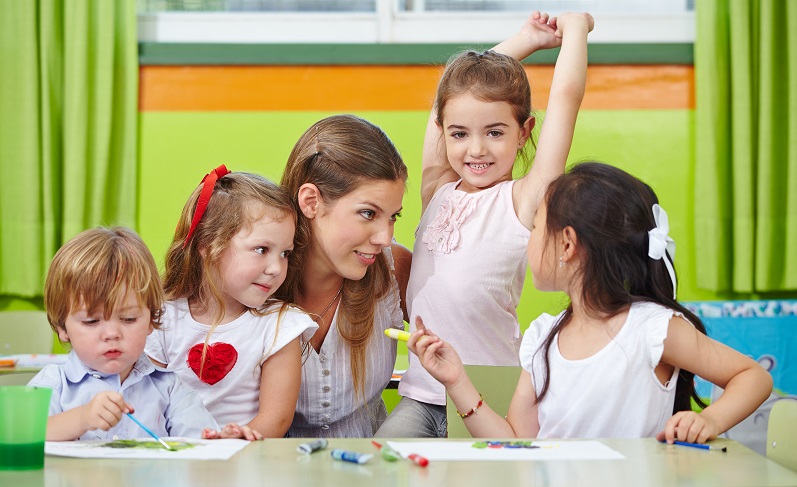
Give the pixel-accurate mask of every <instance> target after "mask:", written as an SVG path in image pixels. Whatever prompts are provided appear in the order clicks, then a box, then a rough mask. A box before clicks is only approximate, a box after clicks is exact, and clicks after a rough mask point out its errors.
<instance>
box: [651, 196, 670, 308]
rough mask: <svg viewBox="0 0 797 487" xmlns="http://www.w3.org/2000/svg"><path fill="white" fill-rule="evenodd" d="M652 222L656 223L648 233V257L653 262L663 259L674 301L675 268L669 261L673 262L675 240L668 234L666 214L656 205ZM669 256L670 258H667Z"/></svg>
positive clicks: (668, 226) (668, 227)
mask: <svg viewBox="0 0 797 487" xmlns="http://www.w3.org/2000/svg"><path fill="white" fill-rule="evenodd" d="M653 220H654V221H655V222H656V227H655V228H653V229H652V230H649V231H648V241H649V242H650V243H649V245H648V257H650V258H651V259H655V260H661V259H664V265H666V266H667V272H669V273H670V279H672V298H673V299H675V268H673V266H672V262H671V261H673V262H674V261H675V240H673V239H672V238H671V237H670V236H669V235H668V233H669V232H670V224H669V221H668V220H667V212H666V211H664V208H662V207H661V206H659V205H658V204H655V205H653ZM667 254H670V258H669V259H668V258H667Z"/></svg>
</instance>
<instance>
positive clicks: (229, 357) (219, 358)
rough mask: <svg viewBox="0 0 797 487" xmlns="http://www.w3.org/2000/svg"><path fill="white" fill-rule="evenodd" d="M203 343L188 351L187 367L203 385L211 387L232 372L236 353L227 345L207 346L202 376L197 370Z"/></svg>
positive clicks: (236, 356)
mask: <svg viewBox="0 0 797 487" xmlns="http://www.w3.org/2000/svg"><path fill="white" fill-rule="evenodd" d="M204 347H205V344H204V343H197V344H196V345H194V346H193V347H191V348H190V349H189V350H188V360H187V362H188V366H189V367H190V368H191V370H193V371H194V373H195V374H196V376H197V377H199V380H201V381H202V382H204V383H205V384H210V385H213V384H215V383H216V382H218V381H220V380H221V379H223V378H224V377H226V376H227V374H228V373H229V372H230V371H231V370H232V368H233V367H234V366H235V362H237V361H238V351H237V350H235V347H233V346H232V345H230V344H229V343H221V342H218V343H213V344H210V345H208V350H207V353H206V354H205V366H204V367H202V376H201V377H200V375H199V369H200V367H201V361H202V349H203V348H204Z"/></svg>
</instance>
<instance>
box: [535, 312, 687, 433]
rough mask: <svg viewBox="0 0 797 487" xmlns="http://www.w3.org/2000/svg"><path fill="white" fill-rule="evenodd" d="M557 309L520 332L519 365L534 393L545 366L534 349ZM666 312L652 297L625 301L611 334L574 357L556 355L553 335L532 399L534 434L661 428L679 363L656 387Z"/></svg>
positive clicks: (669, 410)
mask: <svg viewBox="0 0 797 487" xmlns="http://www.w3.org/2000/svg"><path fill="white" fill-rule="evenodd" d="M563 313H564V312H563ZM563 313H560V314H559V315H557V316H551V315H549V314H543V315H541V316H540V317H539V318H537V319H536V320H534V322H533V323H532V324H531V326H530V327H529V329H528V330H526V333H525V335H524V336H523V343H522V345H521V347H520V364H521V366H522V367H523V369H524V370H526V371H527V372H529V373H530V374H531V377H532V384H533V386H534V390H535V391H536V392H537V394H539V393H540V391H541V390H542V385H543V373H544V370H545V369H544V367H545V365H544V361H543V351H542V350H539V352H538V349H539V348H540V347H541V346H542V345H543V342H544V341H545V339H546V337H547V336H548V333H549V332H550V331H551V329H552V328H553V327H554V326H555V325H556V323H557V322H558V321H559V319H560V318H561V317H562V314H563ZM673 314H674V312H673V310H671V309H669V308H665V307H663V306H661V305H658V304H655V303H634V304H632V305H631V308H630V310H629V311H628V316H627V317H626V320H625V323H624V324H623V327H622V328H621V329H620V331H619V332H618V333H617V336H615V337H614V339H613V340H612V341H611V342H609V344H608V345H606V346H605V347H604V348H602V349H601V350H600V351H599V352H597V353H596V354H595V355H593V356H591V357H588V358H585V359H582V360H567V359H565V358H564V357H562V355H561V354H560V353H559V342H558V338H559V336H558V334H557V336H555V337H554V340H553V342H552V343H551V348H550V351H549V363H550V370H551V381H550V384H549V388H548V392H547V394H546V396H545V397H544V398H543V399H542V401H541V402H540V403H539V404H538V405H537V411H538V417H539V421H540V432H539V434H538V435H537V437H538V438H646V437H652V436H655V435H656V434H657V433H659V432H660V431H662V430H663V429H664V424H665V423H666V422H667V420H668V419H670V417H671V416H672V409H673V404H674V403H675V386H676V383H677V382H678V381H677V378H678V373H679V369H678V368H676V369H675V370H674V371H673V374H672V376H671V377H670V380H669V381H668V382H667V385H664V384H662V383H661V382H660V381H659V379H658V378H657V377H656V373H655V368H656V366H657V365H658V364H659V361H660V360H661V356H662V354H663V353H664V339H665V338H666V337H667V330H668V326H669V323H670V319H671V318H672V317H673Z"/></svg>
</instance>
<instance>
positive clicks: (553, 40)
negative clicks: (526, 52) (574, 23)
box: [518, 11, 562, 49]
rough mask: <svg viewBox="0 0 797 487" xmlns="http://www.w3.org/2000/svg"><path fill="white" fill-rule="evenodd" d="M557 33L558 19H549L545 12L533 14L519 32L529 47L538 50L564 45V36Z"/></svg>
mask: <svg viewBox="0 0 797 487" xmlns="http://www.w3.org/2000/svg"><path fill="white" fill-rule="evenodd" d="M555 32H556V17H549V16H548V14H547V13H545V12H537V11H535V12H532V14H531V15H530V16H529V18H528V19H526V22H525V23H524V24H523V26H522V27H521V28H520V32H518V36H520V37H521V38H522V39H523V41H524V42H525V43H526V45H528V46H533V47H535V48H536V49H551V48H553V47H558V46H561V45H562V36H556V35H554V34H555Z"/></svg>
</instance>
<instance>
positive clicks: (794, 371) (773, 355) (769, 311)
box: [683, 300, 797, 454]
mask: <svg viewBox="0 0 797 487" xmlns="http://www.w3.org/2000/svg"><path fill="white" fill-rule="evenodd" d="M683 304H684V306H686V307H687V308H688V309H689V310H690V311H692V312H693V313H695V314H696V315H697V316H698V317H699V318H700V319H701V320H703V323H704V324H705V325H706V329H707V331H708V335H709V336H710V337H711V338H713V339H714V340H717V341H719V342H721V343H724V344H725V345H728V346H729V347H731V348H733V349H735V350H738V351H739V352H741V353H743V354H745V355H747V356H748V357H751V358H752V359H753V360H756V361H757V362H758V363H759V364H761V366H762V367H764V369H766V370H767V371H769V373H770V374H771V375H772V379H773V383H774V384H773V390H772V394H771V395H770V396H769V398H768V399H767V400H766V401H765V402H764V404H762V405H761V407H759V408H758V409H757V410H756V411H755V412H754V413H753V414H751V415H750V416H749V417H748V418H747V419H745V420H744V421H742V422H741V423H739V424H738V425H737V426H735V427H733V428H731V429H730V430H729V431H728V432H727V433H726V434H725V435H723V436H726V437H728V438H731V439H733V440H736V441H739V442H741V443H743V444H745V445H747V446H749V447H750V448H752V449H753V450H756V451H758V452H759V453H761V454H764V452H765V450H766V432H767V422H768V420H769V412H770V411H771V410H772V405H773V404H774V403H775V402H777V401H779V400H781V399H783V398H786V397H790V398H797V300H776V301H703V302H691V303H683ZM695 382H696V388H697V392H698V394H699V395H700V396H701V397H703V398H706V399H708V400H709V401H712V400H716V399H717V398H718V397H719V395H720V394H722V389H720V388H719V387H716V386H714V385H712V384H711V383H709V382H706V381H705V380H703V379H701V378H699V377H696V378H695Z"/></svg>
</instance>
